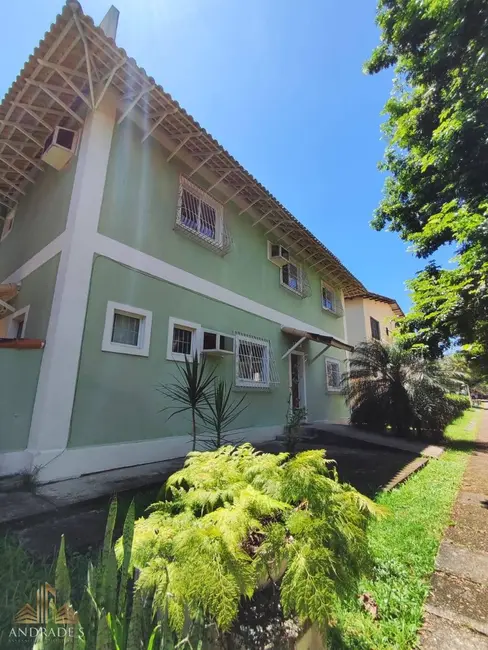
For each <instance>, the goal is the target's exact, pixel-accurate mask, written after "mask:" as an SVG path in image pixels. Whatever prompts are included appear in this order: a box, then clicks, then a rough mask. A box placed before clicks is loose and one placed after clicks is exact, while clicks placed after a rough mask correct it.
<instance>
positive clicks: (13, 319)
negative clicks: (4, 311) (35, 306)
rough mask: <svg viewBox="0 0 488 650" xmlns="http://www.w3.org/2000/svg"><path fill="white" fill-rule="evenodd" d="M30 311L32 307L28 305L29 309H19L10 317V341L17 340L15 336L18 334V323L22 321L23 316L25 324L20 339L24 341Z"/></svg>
mask: <svg viewBox="0 0 488 650" xmlns="http://www.w3.org/2000/svg"><path fill="white" fill-rule="evenodd" d="M29 309H30V305H27V307H22V309H19V310H18V311H16V312H14V313H13V314H10V316H8V325H7V338H9V339H13V338H15V335H16V334H17V327H18V326H17V325H16V323H18V321H19V320H21V316H23V321H24V322H23V324H22V332H21V334H20V338H22V339H23V338H24V337H25V328H26V325H27V318H28V316H29ZM14 329H15V332H14Z"/></svg>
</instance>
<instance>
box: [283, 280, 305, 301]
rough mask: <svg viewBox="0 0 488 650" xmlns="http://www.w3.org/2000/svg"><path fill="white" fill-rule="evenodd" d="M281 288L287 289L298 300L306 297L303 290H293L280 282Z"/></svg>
mask: <svg viewBox="0 0 488 650" xmlns="http://www.w3.org/2000/svg"><path fill="white" fill-rule="evenodd" d="M280 286H282V287H283V289H286V290H287V291H289V292H290V293H292V294H293V295H294V296H296V297H297V298H303V297H304V295H303V292H302V291H301V290H297V289H293V288H292V287H290V286H288V285H287V284H285V283H284V282H280Z"/></svg>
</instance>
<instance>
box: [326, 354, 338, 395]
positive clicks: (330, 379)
mask: <svg viewBox="0 0 488 650" xmlns="http://www.w3.org/2000/svg"><path fill="white" fill-rule="evenodd" d="M325 376H326V385H327V390H331V391H339V390H341V364H340V363H339V361H337V360H336V359H326V360H325Z"/></svg>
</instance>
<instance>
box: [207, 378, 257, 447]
mask: <svg viewBox="0 0 488 650" xmlns="http://www.w3.org/2000/svg"><path fill="white" fill-rule="evenodd" d="M204 399H205V404H206V407H207V408H206V410H204V411H201V413H200V417H201V419H202V421H203V423H204V425H205V427H206V432H205V437H203V438H202V442H203V444H204V445H205V447H207V448H208V449H218V448H219V447H221V446H222V445H225V444H229V442H230V441H229V440H228V439H227V438H226V436H225V433H226V432H227V431H228V429H229V428H230V426H231V425H232V424H233V423H234V422H235V421H236V420H237V418H238V417H239V416H240V415H241V414H242V413H243V412H244V411H245V410H246V408H247V407H248V403H247V397H246V395H243V396H241V397H240V398H238V399H232V386H229V387H227V384H226V383H225V381H224V380H223V379H215V381H214V383H213V390H212V391H211V392H210V394H205V398H204Z"/></svg>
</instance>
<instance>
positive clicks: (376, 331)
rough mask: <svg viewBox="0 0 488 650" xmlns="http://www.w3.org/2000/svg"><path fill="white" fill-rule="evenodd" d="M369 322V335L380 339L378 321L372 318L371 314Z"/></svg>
mask: <svg viewBox="0 0 488 650" xmlns="http://www.w3.org/2000/svg"><path fill="white" fill-rule="evenodd" d="M369 322H370V323H371V336H372V337H373V338H374V339H376V340H377V341H381V332H380V324H379V322H378V321H377V320H376V318H373V317H372V316H370V318H369Z"/></svg>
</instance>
